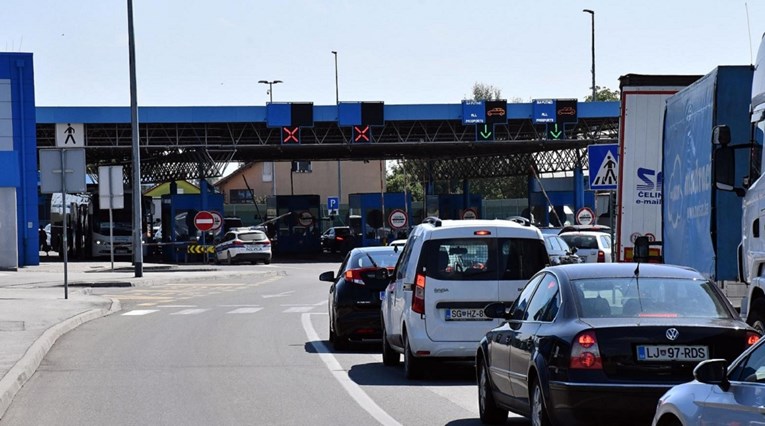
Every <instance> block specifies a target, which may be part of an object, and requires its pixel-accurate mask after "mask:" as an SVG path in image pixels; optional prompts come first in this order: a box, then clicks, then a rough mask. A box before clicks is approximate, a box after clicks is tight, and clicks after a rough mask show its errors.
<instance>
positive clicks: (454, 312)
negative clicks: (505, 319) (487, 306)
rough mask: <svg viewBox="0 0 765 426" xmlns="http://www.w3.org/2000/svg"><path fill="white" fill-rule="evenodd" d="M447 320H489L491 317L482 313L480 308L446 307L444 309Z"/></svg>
mask: <svg viewBox="0 0 765 426" xmlns="http://www.w3.org/2000/svg"><path fill="white" fill-rule="evenodd" d="M446 320H447V321H491V318H489V317H487V316H486V315H485V314H484V313H483V309H481V308H471V309H455V308H452V309H447V310H446Z"/></svg>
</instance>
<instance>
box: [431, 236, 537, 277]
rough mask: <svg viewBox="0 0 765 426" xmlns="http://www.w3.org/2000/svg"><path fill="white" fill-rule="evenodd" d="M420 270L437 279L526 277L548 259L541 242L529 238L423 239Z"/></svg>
mask: <svg viewBox="0 0 765 426" xmlns="http://www.w3.org/2000/svg"><path fill="white" fill-rule="evenodd" d="M422 254H423V255H422V258H421V259H420V270H421V271H424V272H425V274H426V276H428V277H431V278H435V279H438V280H450V281H483V280H526V279H529V278H531V277H532V276H533V275H534V274H535V273H537V272H538V271H539V270H541V269H542V268H544V267H545V265H546V264H547V262H548V257H547V251H546V250H545V246H544V242H543V241H542V240H538V239H528V238H499V239H498V238H447V239H438V240H430V241H426V242H425V244H424V247H423V249H422Z"/></svg>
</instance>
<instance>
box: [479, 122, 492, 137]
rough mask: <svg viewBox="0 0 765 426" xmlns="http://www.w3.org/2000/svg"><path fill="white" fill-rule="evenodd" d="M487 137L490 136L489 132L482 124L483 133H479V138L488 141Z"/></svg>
mask: <svg viewBox="0 0 765 426" xmlns="http://www.w3.org/2000/svg"><path fill="white" fill-rule="evenodd" d="M489 136H491V132H490V131H489V125H488V124H484V125H483V132H481V137H482V138H484V139H489Z"/></svg>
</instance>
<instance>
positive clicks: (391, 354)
mask: <svg viewBox="0 0 765 426" xmlns="http://www.w3.org/2000/svg"><path fill="white" fill-rule="evenodd" d="M382 341H383V347H382V359H383V365H385V366H386V367H393V366H395V365H398V363H399V362H400V361H401V357H400V356H399V353H398V352H396V350H395V349H393V348H392V347H391V346H390V343H388V333H386V332H385V324H383V338H382Z"/></svg>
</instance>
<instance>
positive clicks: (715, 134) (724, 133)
mask: <svg viewBox="0 0 765 426" xmlns="http://www.w3.org/2000/svg"><path fill="white" fill-rule="evenodd" d="M712 143H713V144H715V145H722V146H728V145H730V127H728V126H726V125H721V126H715V127H714V129H712Z"/></svg>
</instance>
